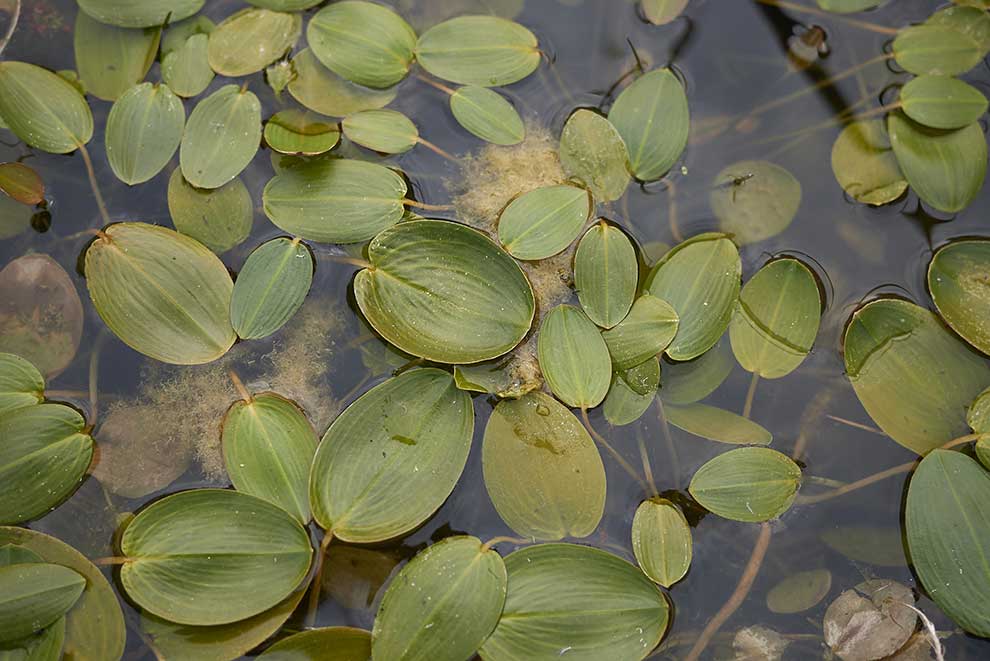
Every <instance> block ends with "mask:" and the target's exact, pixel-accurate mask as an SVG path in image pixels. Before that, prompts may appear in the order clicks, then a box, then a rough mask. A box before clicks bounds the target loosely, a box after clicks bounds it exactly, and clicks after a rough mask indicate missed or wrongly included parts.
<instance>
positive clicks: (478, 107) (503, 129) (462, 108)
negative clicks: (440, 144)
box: [450, 85, 526, 145]
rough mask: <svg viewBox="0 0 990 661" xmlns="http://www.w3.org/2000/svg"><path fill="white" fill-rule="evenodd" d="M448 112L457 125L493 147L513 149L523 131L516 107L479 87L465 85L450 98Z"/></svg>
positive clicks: (493, 92) (491, 91)
mask: <svg viewBox="0 0 990 661" xmlns="http://www.w3.org/2000/svg"><path fill="white" fill-rule="evenodd" d="M450 111H451V112H452V113H453V115H454V119H456V120H457V123H458V124H460V125H461V126H463V127H464V128H465V129H467V130H468V131H470V132H471V133H473V134H474V135H476V136H478V137H479V138H481V139H482V140H485V141H487V142H490V143H492V144H495V145H516V144H519V143H520V142H522V141H523V139H524V138H525V137H526V127H525V126H524V125H523V120H522V118H521V117H520V116H519V112H518V111H517V110H516V109H515V107H514V106H513V105H512V104H511V103H510V102H509V101H508V100H506V99H505V97H503V96H502V95H501V94H499V93H498V92H495V91H493V90H490V89H488V88H487V87H481V86H480V85H465V86H464V87H460V88H458V89H457V90H455V91H454V93H453V94H451V95H450Z"/></svg>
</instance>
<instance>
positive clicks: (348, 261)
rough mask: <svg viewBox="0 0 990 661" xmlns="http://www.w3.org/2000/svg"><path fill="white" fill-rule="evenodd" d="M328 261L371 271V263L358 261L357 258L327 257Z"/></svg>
mask: <svg viewBox="0 0 990 661" xmlns="http://www.w3.org/2000/svg"><path fill="white" fill-rule="evenodd" d="M326 258H327V259H329V260H330V261H331V262H339V263H341V264H350V265H351V266H358V267H360V268H363V269H370V268H371V262H368V261H366V260H363V259H358V258H357V257H345V256H344V255H327V256H326Z"/></svg>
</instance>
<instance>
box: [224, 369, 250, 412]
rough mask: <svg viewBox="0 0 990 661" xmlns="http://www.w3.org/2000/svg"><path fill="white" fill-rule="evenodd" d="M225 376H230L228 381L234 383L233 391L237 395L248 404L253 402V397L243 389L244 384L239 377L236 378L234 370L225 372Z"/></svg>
mask: <svg viewBox="0 0 990 661" xmlns="http://www.w3.org/2000/svg"><path fill="white" fill-rule="evenodd" d="M227 374H228V375H229V376H230V380H231V381H233V383H234V390H236V391H237V394H238V395H239V396H240V398H241V399H243V400H244V401H245V402H247V403H248V404H250V403H252V402H253V401H254V396H253V395H251V393H250V392H249V391H248V389H247V388H245V387H244V382H243V381H241V377H239V376H237V372H235V371H234V370H227Z"/></svg>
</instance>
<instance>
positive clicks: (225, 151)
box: [179, 85, 261, 188]
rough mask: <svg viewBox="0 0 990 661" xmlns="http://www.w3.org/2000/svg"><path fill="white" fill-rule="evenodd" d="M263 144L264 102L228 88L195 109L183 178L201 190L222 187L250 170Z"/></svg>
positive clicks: (183, 153)
mask: <svg viewBox="0 0 990 661" xmlns="http://www.w3.org/2000/svg"><path fill="white" fill-rule="evenodd" d="M260 143H261V103H260V102H259V101H258V97H256V96H255V95H254V94H253V93H252V92H249V91H247V90H246V89H242V88H239V87H238V86H237V85H225V86H224V87H221V88H220V89H218V90H217V91H216V92H214V93H213V94H211V95H210V96H208V97H206V98H205V99H203V100H202V101H200V102H199V103H198V104H196V107H195V108H193V111H192V113H190V115H189V122H188V123H187V124H186V130H185V133H184V134H183V135H182V144H181V146H180V149H179V164H180V165H181V167H182V176H184V177H185V178H186V181H188V182H189V183H190V184H192V185H193V186H196V187H197V188H219V187H220V186H223V185H224V184H225V183H227V182H228V181H230V180H231V179H233V178H234V177H236V176H237V175H239V174H240V173H241V171H242V170H244V168H246V167H247V165H248V163H250V162H251V159H252V158H254V155H255V153H256V152H257V151H258V145H259V144H260Z"/></svg>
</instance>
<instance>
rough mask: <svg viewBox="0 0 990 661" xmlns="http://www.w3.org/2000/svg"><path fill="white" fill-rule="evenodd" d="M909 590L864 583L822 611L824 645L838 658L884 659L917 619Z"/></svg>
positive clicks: (883, 582) (883, 583) (881, 581)
mask: <svg viewBox="0 0 990 661" xmlns="http://www.w3.org/2000/svg"><path fill="white" fill-rule="evenodd" d="M913 605H914V594H913V593H912V592H911V588H909V587H907V586H905V585H901V584H900V583H897V582H895V581H890V580H884V579H875V580H871V581H864V582H863V583H860V584H859V585H857V586H856V588H855V589H853V590H846V591H845V592H843V593H842V594H840V595H839V596H838V598H836V600H835V601H833V602H832V603H831V604H829V607H828V610H826V611H825V620H824V622H823V625H824V627H823V628H824V633H825V643H826V644H827V645H828V646H829V647H830V648H831V649H832V652H833V653H834V654H836V655H837V656H838V657H839V658H841V659H849V660H850V661H855V660H856V659H880V658H884V657H888V656H890V655H891V654H893V653H894V652H896V651H897V650H899V649H901V647H903V646H904V644H905V643H906V642H907V641H908V639H909V638H910V637H911V634H912V633H914V630H915V627H916V626H917V623H918V616H917V615H916V614H915V612H914V610H913V609H912V608H910V607H911V606H913Z"/></svg>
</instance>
